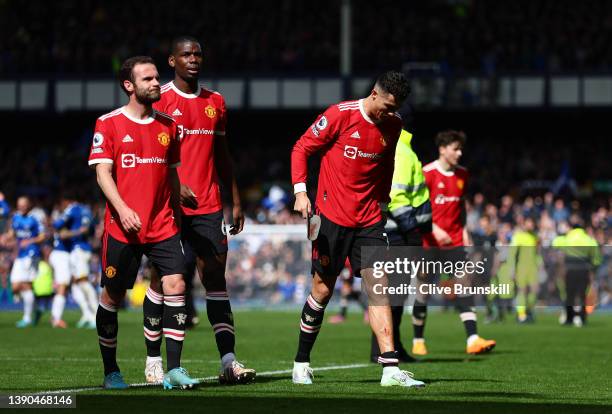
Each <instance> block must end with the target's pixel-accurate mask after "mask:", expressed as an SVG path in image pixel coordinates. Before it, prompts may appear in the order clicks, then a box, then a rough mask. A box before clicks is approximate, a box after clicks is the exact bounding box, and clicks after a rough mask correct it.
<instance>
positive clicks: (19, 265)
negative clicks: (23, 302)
mask: <svg viewBox="0 0 612 414" xmlns="http://www.w3.org/2000/svg"><path fill="white" fill-rule="evenodd" d="M38 262H39V258H38V257H32V256H27V257H18V258H17V259H15V262H14V263H13V269H11V283H25V282H29V283H32V281H33V280H34V279H36V276H37V275H38Z"/></svg>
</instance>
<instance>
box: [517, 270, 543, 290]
mask: <svg viewBox="0 0 612 414" xmlns="http://www.w3.org/2000/svg"><path fill="white" fill-rule="evenodd" d="M537 284H538V265H537V264H533V265H518V266H516V287H518V288H526V287H528V286H533V285H537Z"/></svg>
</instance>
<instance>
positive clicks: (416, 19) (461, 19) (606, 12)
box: [0, 0, 612, 75]
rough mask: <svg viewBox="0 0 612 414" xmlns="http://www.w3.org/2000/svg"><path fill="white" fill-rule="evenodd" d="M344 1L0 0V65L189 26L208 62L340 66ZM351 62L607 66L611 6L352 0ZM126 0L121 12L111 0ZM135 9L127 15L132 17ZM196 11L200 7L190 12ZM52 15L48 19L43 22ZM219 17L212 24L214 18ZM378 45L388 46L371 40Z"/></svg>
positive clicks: (143, 46)
mask: <svg viewBox="0 0 612 414" xmlns="http://www.w3.org/2000/svg"><path fill="white" fill-rule="evenodd" d="M340 4H341V2H340V1H333V2H331V3H330V2H327V1H322V0H315V1H312V0H311V1H288V0H273V1H267V2H264V3H259V2H258V3H253V2H244V1H240V0H230V1H225V2H222V3H210V2H199V1H196V0H186V1H184V2H182V3H181V6H180V7H175V5H174V4H173V3H171V2H168V1H163V2H158V3H156V7H150V8H147V9H146V10H143V9H142V7H141V5H140V4H139V3H134V2H118V1H116V0H114V1H94V0H88V1H78V0H72V1H63V2H59V3H55V2H53V3H52V2H30V3H23V2H18V1H17V0H8V1H3V2H0V51H1V52H0V73H2V74H11V75H19V74H32V73H56V74H67V73H73V74H74V73H89V74H94V73H97V74H111V73H113V72H116V71H117V69H118V66H119V62H121V61H122V60H123V59H124V58H126V57H127V56H131V55H134V54H147V55H151V56H153V57H154V58H155V59H156V60H157V61H165V59H166V53H167V52H166V51H167V48H168V42H169V41H170V38H172V37H173V36H175V35H176V33H179V32H182V31H183V30H184V23H185V21H188V20H189V21H190V24H189V31H190V32H191V33H197V34H198V36H200V37H201V38H203V39H210V44H205V45H204V47H205V56H206V65H207V68H208V70H209V71H210V72H212V73H215V72H223V73H228V71H229V72H231V71H235V70H236V68H240V70H242V71H248V72H249V73H262V72H279V71H286V70H292V71H313V70H314V71H324V72H333V73H335V72H337V71H338V56H339V46H338V45H339V38H340V24H339V22H340ZM351 4H352V6H353V7H352V10H353V11H352V15H353V19H352V20H353V29H352V33H353V43H354V45H355V47H354V62H355V65H354V70H355V71H357V72H364V71H371V70H378V69H380V68H379V64H380V62H385V65H387V66H396V67H400V66H401V64H402V63H405V62H424V61H425V62H432V63H435V64H438V65H439V67H440V69H441V70H442V72H443V73H448V74H450V73H461V72H464V71H477V72H481V73H484V74H486V75H493V74H495V73H496V72H499V71H516V70H532V71H541V72H546V71H551V72H554V71H559V70H565V71H584V70H590V71H598V70H610V69H611V68H612V57H611V56H612V53H610V47H611V46H610V45H609V42H606V40H605V37H604V36H601V33H606V32H607V31H609V30H610V28H611V26H612V20H611V19H610V17H609V16H611V15H612V10H611V9H612V5H611V4H610V2H607V1H604V0H596V1H589V2H576V1H570V0H563V1H554V0H546V1H538V2H532V1H529V0H520V1H512V2H490V1H485V0H459V1H457V0H455V1H450V0H436V1H431V2H397V1H391V0H385V1H379V2H366V1H360V0H353V1H352V2H351ZM119 7H120V8H121V10H122V13H116V12H115V11H114V10H116V9H118V8H119ZM134 15H138V16H139V18H138V19H136V20H134V19H133V16H134ZM193 16H198V18H196V19H193V18H192V17H193ZM49 22H52V24H51V25H49ZM211 22H214V24H210V23H211ZM381 44H385V45H387V47H385V48H380V47H378V46H379V45H381Z"/></svg>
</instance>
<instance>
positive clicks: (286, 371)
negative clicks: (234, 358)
mask: <svg viewBox="0 0 612 414" xmlns="http://www.w3.org/2000/svg"><path fill="white" fill-rule="evenodd" d="M370 366H374V365H373V364H349V365H332V366H328V367H320V368H314V371H315V372H320V371H335V370H343V369H356V368H366V367H370ZM292 372H293V370H292V369H283V370H279V371H264V372H259V373H257V376H258V377H271V376H274V375H281V374H291V373H292ZM196 379H197V380H198V381H200V382H208V381H216V380H217V376H212V377H204V378H196ZM160 385H161V383H159V384H147V383H146V382H141V383H136V384H130V388H145V387H159V386H160ZM101 390H103V388H102V387H87V388H72V389H65V390H51V391H41V392H37V393H34V395H41V394H75V393H78V392H84V391H101Z"/></svg>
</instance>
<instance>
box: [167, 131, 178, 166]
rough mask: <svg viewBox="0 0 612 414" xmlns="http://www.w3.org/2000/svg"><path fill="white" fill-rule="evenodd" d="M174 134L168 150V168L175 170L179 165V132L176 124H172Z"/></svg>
mask: <svg viewBox="0 0 612 414" xmlns="http://www.w3.org/2000/svg"><path fill="white" fill-rule="evenodd" d="M173 128H174V132H173V136H172V139H171V140H170V148H169V149H168V166H169V167H170V168H176V167H178V166H180V165H181V141H180V140H179V130H178V125H176V123H174V124H173Z"/></svg>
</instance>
